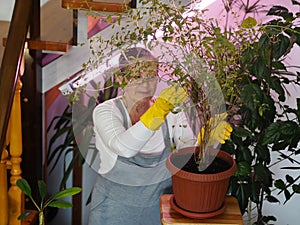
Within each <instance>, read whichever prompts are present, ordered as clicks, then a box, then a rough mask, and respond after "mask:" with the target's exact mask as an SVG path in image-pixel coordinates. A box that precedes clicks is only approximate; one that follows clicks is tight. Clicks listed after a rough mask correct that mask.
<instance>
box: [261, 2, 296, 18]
mask: <svg viewBox="0 0 300 225" xmlns="http://www.w3.org/2000/svg"><path fill="white" fill-rule="evenodd" d="M267 15H270V16H281V17H282V18H284V19H292V18H293V14H292V13H290V12H289V10H288V9H287V8H285V7H283V6H278V5H276V6H273V7H272V8H271V9H270V10H269V12H268V13H267Z"/></svg>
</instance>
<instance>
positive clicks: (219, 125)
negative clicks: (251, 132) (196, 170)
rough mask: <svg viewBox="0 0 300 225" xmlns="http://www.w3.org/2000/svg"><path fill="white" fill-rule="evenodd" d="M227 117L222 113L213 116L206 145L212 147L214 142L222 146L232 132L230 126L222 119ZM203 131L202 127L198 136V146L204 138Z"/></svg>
mask: <svg viewBox="0 0 300 225" xmlns="http://www.w3.org/2000/svg"><path fill="white" fill-rule="evenodd" d="M226 117H227V113H222V114H219V115H217V116H215V117H214V118H213V119H211V120H210V123H212V124H211V126H212V130H211V133H210V138H209V142H208V145H209V146H210V145H213V144H214V143H215V142H216V141H218V142H219V143H221V144H224V143H225V141H226V140H228V138H229V137H230V134H231V132H232V130H233V129H232V127H231V125H230V124H229V123H228V122H226V121H225V120H224V119H225V118H226ZM204 130H205V127H202V129H201V132H199V134H198V144H199V145H200V144H201V142H202V140H203V138H204Z"/></svg>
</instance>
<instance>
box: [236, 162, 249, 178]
mask: <svg viewBox="0 0 300 225" xmlns="http://www.w3.org/2000/svg"><path fill="white" fill-rule="evenodd" d="M250 172H251V166H250V164H249V163H248V162H239V163H238V167H237V170H236V174H237V175H238V176H245V175H248V174H250Z"/></svg>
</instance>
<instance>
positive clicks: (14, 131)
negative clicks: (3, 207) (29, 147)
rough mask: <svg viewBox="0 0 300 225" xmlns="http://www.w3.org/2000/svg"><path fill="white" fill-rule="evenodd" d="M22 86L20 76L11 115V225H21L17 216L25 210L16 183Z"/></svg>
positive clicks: (20, 131) (19, 152)
mask: <svg viewBox="0 0 300 225" xmlns="http://www.w3.org/2000/svg"><path fill="white" fill-rule="evenodd" d="M21 88H22V83H21V80H20V76H19V78H18V83H17V87H16V91H15V96H14V100H13V105H12V110H11V115H10V131H11V132H10V133H11V135H10V155H11V160H10V161H11V177H10V183H11V187H10V188H9V191H8V207H9V223H8V224H9V225H21V220H18V219H17V218H18V216H20V215H21V214H22V213H23V212H24V194H23V192H22V191H21V190H20V189H19V187H18V186H17V185H16V182H17V180H18V179H20V178H21V173H22V170H21V161H22V158H21V155H22V149H23V147H22V125H21V102H20V92H21Z"/></svg>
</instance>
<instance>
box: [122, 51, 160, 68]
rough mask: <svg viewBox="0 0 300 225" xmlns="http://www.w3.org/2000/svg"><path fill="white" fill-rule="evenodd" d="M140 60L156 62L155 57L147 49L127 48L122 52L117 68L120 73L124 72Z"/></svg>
mask: <svg viewBox="0 0 300 225" xmlns="http://www.w3.org/2000/svg"><path fill="white" fill-rule="evenodd" d="M140 59H143V60H146V61H154V62H157V59H156V57H154V55H153V54H152V53H151V52H150V51H149V50H148V49H145V48H141V47H134V48H129V49H126V50H124V51H122V52H121V55H120V57H119V68H120V70H121V72H124V69H125V68H126V67H127V66H129V65H130V64H132V63H135V62H138V61H139V60H140Z"/></svg>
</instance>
